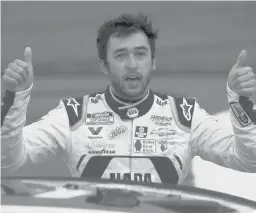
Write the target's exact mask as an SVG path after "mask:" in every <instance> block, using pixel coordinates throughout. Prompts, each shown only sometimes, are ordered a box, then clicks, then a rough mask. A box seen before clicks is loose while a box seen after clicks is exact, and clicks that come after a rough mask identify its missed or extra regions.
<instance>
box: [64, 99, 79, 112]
mask: <svg viewBox="0 0 256 213" xmlns="http://www.w3.org/2000/svg"><path fill="white" fill-rule="evenodd" d="M67 100H68V103H67V106H72V107H73V109H74V111H75V113H76V116H78V110H77V106H80V104H79V103H78V102H77V101H76V99H74V98H68V99H67Z"/></svg>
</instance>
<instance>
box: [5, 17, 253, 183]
mask: <svg viewBox="0 0 256 213" xmlns="http://www.w3.org/2000/svg"><path fill="white" fill-rule="evenodd" d="M156 39H157V31H154V30H153V29H152V26H151V23H150V22H148V20H147V17H145V16H143V15H138V16H134V15H129V14H122V15H121V16H119V17H118V18H116V19H113V20H110V21H108V22H106V23H105V24H104V25H102V27H101V28H100V29H99V31H98V38H97V47H98V53H99V61H100V65H101V68H102V71H103V72H104V73H105V74H106V75H107V76H108V78H109V80H110V85H109V87H108V88H106V90H105V91H104V92H99V93H95V94H89V95H85V96H84V97H79V98H73V97H71V98H68V99H63V100H61V101H60V104H59V105H58V106H57V107H56V108H55V109H53V110H52V111H50V112H49V113H48V114H47V115H46V116H44V117H42V118H41V119H40V120H39V121H37V122H35V123H33V124H31V125H29V126H24V124H25V120H26V113H27V105H28V103H29V98H30V92H31V90H32V86H33V79H34V73H33V66H32V52H31V49H30V48H26V50H25V53H24V60H15V61H14V62H12V63H10V64H9V66H8V68H7V69H6V70H5V73H4V75H3V83H4V85H5V87H6V88H7V90H6V96H5V98H4V100H3V106H2V121H1V125H2V132H1V135H2V172H4V174H13V173H14V172H15V170H16V169H17V168H20V167H21V166H22V165H24V164H26V163H33V164H36V163H38V162H40V161H43V160H47V159H48V158H49V157H50V156H51V155H53V154H54V155H59V156H62V157H63V158H64V160H65V162H66V163H67V165H68V167H69V169H70V172H71V174H72V176H78V177H82V178H85V177H96V178H111V179H125V180H135V181H145V182H162V183H173V184H180V183H182V182H183V180H184V178H185V177H186V176H187V174H188V172H189V169H190V165H191V160H192V158H193V157H194V156H196V155H197V156H200V157H201V158H203V159H205V160H207V161H211V162H214V163H216V164H219V165H221V166H224V167H228V168H232V169H235V170H239V171H244V172H256V113H255V111H253V103H252V101H251V100H250V99H249V97H251V96H252V94H253V92H255V90H256V79H255V75H254V73H253V71H252V68H250V67H247V66H246V57H247V52H246V51H245V50H243V51H242V52H241V54H240V55H239V57H238V60H237V62H236V64H235V65H234V66H233V68H232V69H231V71H230V74H229V76H228V80H227V96H228V102H229V104H230V108H231V117H230V119H231V122H232V125H233V130H234V131H228V130H227V129H226V128H225V127H224V126H222V125H220V123H219V122H218V121H217V120H216V118H214V117H212V116H210V115H209V114H207V113H206V112H205V110H203V109H202V108H200V106H199V105H198V103H197V101H196V100H195V99H194V98H187V97H173V96H171V95H168V94H158V93H154V92H153V91H152V90H151V89H150V87H149V82H150V78H151V74H152V72H153V71H154V70H155V68H156V57H155V41H156Z"/></svg>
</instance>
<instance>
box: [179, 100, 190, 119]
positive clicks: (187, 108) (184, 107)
mask: <svg viewBox="0 0 256 213" xmlns="http://www.w3.org/2000/svg"><path fill="white" fill-rule="evenodd" d="M180 107H181V108H182V112H183V115H184V117H185V118H186V120H187V121H190V120H191V118H192V116H191V109H192V107H193V105H190V104H188V102H187V101H186V99H185V98H183V103H182V104H180Z"/></svg>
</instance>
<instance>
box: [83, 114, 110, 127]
mask: <svg viewBox="0 0 256 213" xmlns="http://www.w3.org/2000/svg"><path fill="white" fill-rule="evenodd" d="M85 122H86V124H90V125H102V124H104V125H107V124H113V123H114V114H113V112H101V113H87V115H86V121H85Z"/></svg>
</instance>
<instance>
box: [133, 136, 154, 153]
mask: <svg viewBox="0 0 256 213" xmlns="http://www.w3.org/2000/svg"><path fill="white" fill-rule="evenodd" d="M133 150H134V152H135V153H154V152H156V141H155V140H152V139H135V140H134V149H133Z"/></svg>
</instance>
